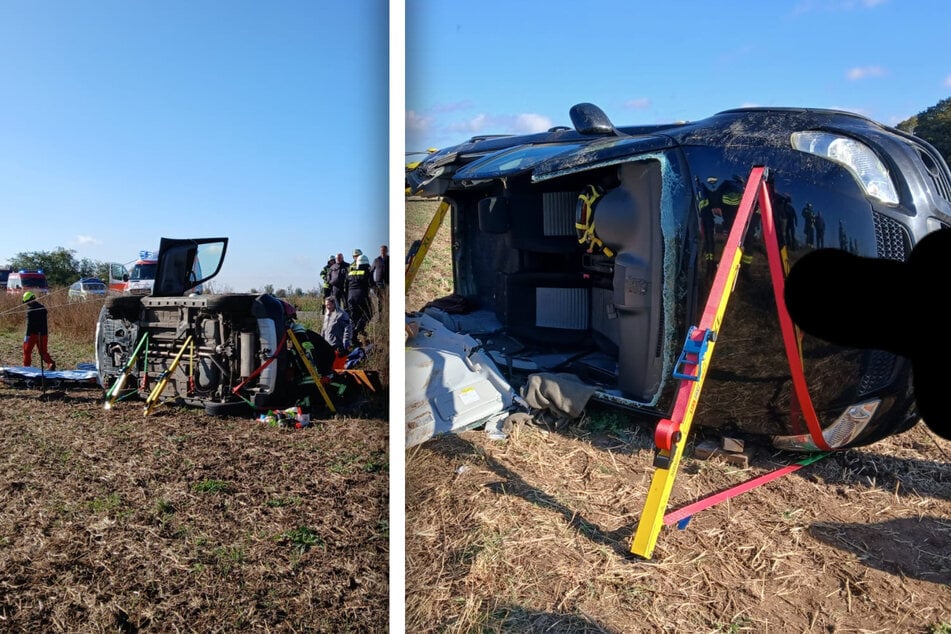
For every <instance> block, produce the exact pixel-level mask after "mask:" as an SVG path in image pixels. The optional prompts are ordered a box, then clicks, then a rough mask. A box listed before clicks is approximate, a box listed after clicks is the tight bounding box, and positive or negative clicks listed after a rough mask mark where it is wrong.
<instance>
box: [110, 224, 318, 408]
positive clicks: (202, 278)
mask: <svg viewBox="0 0 951 634" xmlns="http://www.w3.org/2000/svg"><path fill="white" fill-rule="evenodd" d="M227 246H228V239H227V238H201V239H193V240H178V239H168V238H163V239H162V241H161V245H160V248H159V260H158V265H157V273H156V277H155V285H154V289H153V292H152V295H150V296H145V297H140V296H117V297H111V298H109V299H108V300H106V303H105V304H104V305H103V307H102V310H101V312H100V314H99V321H98V323H97V325H96V367H97V370H98V373H99V383H100V385H101V386H102V387H103V388H104V389H106V390H110V389H111V388H113V385H114V383H116V381H118V380H119V379H120V378H121V377H123V375H125V377H124V378H122V381H123V385H122V387H124V388H125V389H132V390H136V391H137V392H138V395H139V396H140V397H141V398H143V399H145V400H146V402H147V403H148V402H149V399H150V398H152V400H157V401H161V402H176V403H182V404H185V405H190V406H196V407H203V408H204V409H205V411H206V412H208V413H210V414H214V415H226V414H232V413H242V412H250V411H252V408H254V409H267V408H286V407H291V406H294V405H295V404H299V403H301V402H302V401H303V402H307V403H309V405H310V407H311V408H312V409H315V410H319V409H320V408H321V407H322V406H324V404H325V401H323V395H322V394H320V393H319V391H318V389H317V388H316V386H315V384H314V382H313V379H312V378H311V377H310V374H309V371H308V370H307V368H306V366H305V365H304V364H303V363H302V362H301V357H300V356H299V355H298V353H297V351H296V349H295V346H294V345H293V342H292V341H291V340H290V334H289V331H293V332H294V333H295V334H294V338H295V339H296V340H297V342H298V343H299V344H300V345H301V347H302V349H303V352H304V354H306V355H308V358H309V360H310V361H311V362H312V366H313V367H314V368H315V370H316V371H317V372H318V373H319V374H320V376H328V375H329V374H330V373H332V371H333V370H332V366H333V359H334V353H333V350H332V349H331V348H330V345H329V344H327V343H326V342H325V341H324V340H323V339H322V338H321V337H320V336H319V335H317V334H316V333H314V332H312V331H309V330H307V329H305V328H303V327H302V326H300V325H299V324H297V323H296V321H295V316H296V312H295V310H294V308H293V307H292V306H291V305H290V304H288V303H287V302H285V301H283V300H281V299H279V298H277V297H274V296H273V295H269V294H259V295H256V294H222V295H214V294H203V293H201V292H199V291H198V289H200V288H201V285H202V284H203V283H204V282H207V281H208V280H210V279H211V278H213V277H214V276H215V275H217V274H218V272H219V271H220V270H221V265H222V263H223V261H224V256H225V252H226V250H227ZM162 383H164V387H163V388H161V390H160V392H158V393H155V392H154V391H155V390H156V389H158V388H157V386H159V385H161V384H162ZM107 394H108V392H107Z"/></svg>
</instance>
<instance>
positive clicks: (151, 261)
mask: <svg viewBox="0 0 951 634" xmlns="http://www.w3.org/2000/svg"><path fill="white" fill-rule="evenodd" d="M157 266H158V252H157V251H139V257H138V258H137V259H136V260H135V261H134V262H132V263H131V264H130V265H125V264H119V263H118V262H114V263H112V264H110V265H109V294H110V295H151V294H152V286H153V285H154V284H155V269H156V267H157Z"/></svg>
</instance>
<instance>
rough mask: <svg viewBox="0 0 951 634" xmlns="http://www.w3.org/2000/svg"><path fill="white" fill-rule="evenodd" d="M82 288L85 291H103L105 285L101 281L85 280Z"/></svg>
mask: <svg viewBox="0 0 951 634" xmlns="http://www.w3.org/2000/svg"><path fill="white" fill-rule="evenodd" d="M83 288H84V289H86V290H87V291H104V290H106V285H105V284H102V283H101V282H86V283H85V284H83Z"/></svg>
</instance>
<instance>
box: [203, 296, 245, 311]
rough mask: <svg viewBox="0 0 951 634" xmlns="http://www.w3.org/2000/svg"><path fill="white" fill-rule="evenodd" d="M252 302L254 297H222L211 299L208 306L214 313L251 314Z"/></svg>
mask: <svg viewBox="0 0 951 634" xmlns="http://www.w3.org/2000/svg"><path fill="white" fill-rule="evenodd" d="M252 302H254V296H253V295H220V296H218V297H211V298H209V299H208V304H207V306H208V310H210V311H213V312H221V313H247V314H250V312H251V304H252Z"/></svg>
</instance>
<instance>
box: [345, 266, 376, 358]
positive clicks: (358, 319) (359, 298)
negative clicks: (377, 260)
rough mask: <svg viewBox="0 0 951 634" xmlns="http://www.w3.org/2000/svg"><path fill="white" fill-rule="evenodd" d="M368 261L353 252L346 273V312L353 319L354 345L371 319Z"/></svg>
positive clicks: (371, 304)
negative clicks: (351, 260)
mask: <svg viewBox="0 0 951 634" xmlns="http://www.w3.org/2000/svg"><path fill="white" fill-rule="evenodd" d="M372 277H373V274H372V273H371V272H370V260H369V258H367V256H365V255H363V251H361V250H360V249H354V250H353V263H352V264H351V265H350V270H349V271H348V272H347V310H349V312H350V317H351V318H352V319H353V339H354V343H356V342H358V341H360V339H361V338H362V337H363V335H364V333H365V331H366V327H367V324H368V323H370V320H371V319H372V318H373V303H372V301H371V298H370V280H371V279H372Z"/></svg>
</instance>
